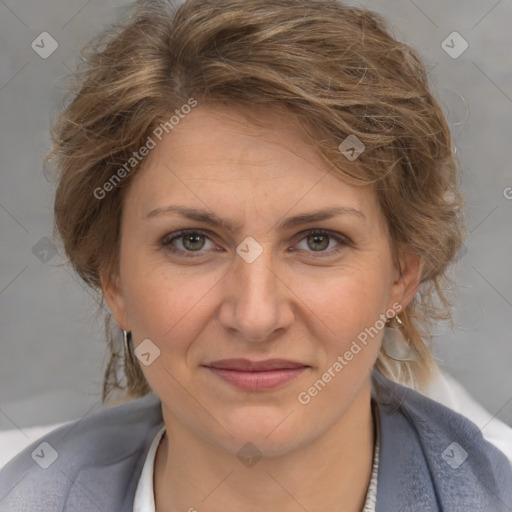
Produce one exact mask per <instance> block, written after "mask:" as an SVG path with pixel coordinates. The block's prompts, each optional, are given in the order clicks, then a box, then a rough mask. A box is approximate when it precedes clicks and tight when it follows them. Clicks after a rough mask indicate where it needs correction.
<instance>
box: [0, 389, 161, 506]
mask: <svg viewBox="0 0 512 512" xmlns="http://www.w3.org/2000/svg"><path fill="white" fill-rule="evenodd" d="M162 425H163V418H162V411H161V403H160V400H159V399H158V397H157V396H156V395H155V394H154V393H152V392H151V393H149V394H148V395H146V396H144V397H142V398H138V399H135V400H130V401H128V402H125V403H122V404H119V405H115V406H107V407H104V408H102V409H100V410H98V411H96V412H93V413H89V414H87V415H86V416H84V417H83V418H81V419H79V420H76V421H73V422H71V423H68V424H66V425H64V426H62V427H59V428H58V429H56V430H54V431H52V432H50V433H48V434H46V435H45V436H44V437H43V438H41V439H39V440H37V441H35V442H34V443H32V444H31V445H30V446H28V447H27V448H25V449H24V450H23V451H22V452H21V453H19V454H18V455H16V457H14V458H13V459H12V460H11V461H9V462H8V463H7V465H6V466H5V467H4V468H3V469H2V470H1V471H0V512H7V511H9V512H25V511H27V512H28V511H31V510H38V511H41V512H53V511H57V510H58V511H61V510H64V508H65V507H69V508H66V510H68V509H69V510H75V509H76V510H80V511H84V512H85V511H88V510H98V509H99V510H119V511H121V510H124V509H125V507H126V504H128V503H129V502H130V495H131V503H133V495H132V494H134V493H135V488H136V485H137V481H138V477H139V476H140V472H141V471H142V467H143V464H144V459H145V455H146V453H147V451H148V450H149V447H150V444H151V441H152V439H153V437H154V436H155V435H156V433H157V431H158V430H159V428H161V427H162ZM107 489H108V491H107ZM127 490H128V492H127ZM126 510H129V509H126Z"/></svg>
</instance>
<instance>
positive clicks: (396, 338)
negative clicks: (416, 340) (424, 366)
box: [382, 316, 416, 361]
mask: <svg viewBox="0 0 512 512" xmlns="http://www.w3.org/2000/svg"><path fill="white" fill-rule="evenodd" d="M395 318H396V320H397V322H398V325H399V326H402V325H403V322H402V321H401V320H400V318H398V316H396V317H395ZM388 321H389V319H388ZM382 350H383V351H384V353H385V354H386V355H387V356H388V357H389V358H391V359H394V360H395V361H414V360H415V359H416V354H415V353H414V350H413V348H412V347H411V344H410V342H409V341H408V340H406V339H405V337H404V335H403V334H402V332H401V331H400V329H397V328H396V327H387V326H386V327H384V336H383V338H382Z"/></svg>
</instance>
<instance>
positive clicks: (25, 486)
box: [0, 372, 512, 512]
mask: <svg viewBox="0 0 512 512" xmlns="http://www.w3.org/2000/svg"><path fill="white" fill-rule="evenodd" d="M372 385H373V397H374V400H376V402H377V404H378V408H379V414H380V427H379V428H380V436H381V437H380V440H381V445H380V457H379V459H380V460H379V475H378V489H377V512H436V511H442V512H510V511H512V468H511V467H510V465H509V462H508V460H507V459H506V457H505V455H503V454H502V453H501V452H500V451H499V450H498V449H497V448H495V447H494V446H493V445H491V444H490V443H489V442H487V441H485V440H484V439H483V437H482V434H481V432H480V431H479V430H478V428H477V427H476V425H475V424H474V423H472V422H471V421H469V420H468V419H466V418H465V417H463V416H461V415H460V414H457V413H456V412H454V411H452V410H451V409H448V408H446V407H444V406H443V405H441V404H439V403H437V402H434V401H433V400H431V399H429V398H427V397H425V396H423V395H421V394H420V393H417V392H415V391H413V390H411V389H408V388H405V387H403V386H400V385H398V384H396V383H394V382H392V381H390V380H389V379H386V378H385V377H383V376H382V375H381V374H380V373H378V372H374V374H373V380H372ZM162 426H163V418H162V411H161V404H160V401H159V399H158V397H157V396H156V395H155V394H154V393H152V392H151V393H150V394H148V395H146V396H144V397H142V398H138V399H136V400H131V401H129V402H126V403H123V404H120V405H116V406H110V407H105V408H103V409H101V410H99V411H97V412H95V413H93V414H90V415H88V416H85V417H84V418H82V419H81V420H76V421H74V422H72V423H69V424H67V425H64V426H62V427H59V428H57V429H56V430H54V431H52V432H50V433H49V434H46V435H45V436H44V438H42V439H40V440H38V441H35V442H34V443H32V444H31V445H30V446H28V447H27V448H26V449H24V450H23V451H22V452H21V453H19V454H18V455H17V456H16V457H14V458H13V459H12V460H11V461H9V462H8V464H7V465H6V466H5V467H4V468H3V469H2V470H1V471H0V512H132V509H133V500H134V496H135V489H136V487H137V482H138V480H139V477H140V474H141V472H142V467H143V465H144V460H145V457H146V454H147V452H148V450H149V447H150V444H151V442H152V440H153V438H154V436H155V435H156V433H157V431H158V430H159V429H160V428H161V427H162ZM45 468H46V469H45Z"/></svg>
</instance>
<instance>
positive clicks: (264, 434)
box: [216, 407, 312, 458]
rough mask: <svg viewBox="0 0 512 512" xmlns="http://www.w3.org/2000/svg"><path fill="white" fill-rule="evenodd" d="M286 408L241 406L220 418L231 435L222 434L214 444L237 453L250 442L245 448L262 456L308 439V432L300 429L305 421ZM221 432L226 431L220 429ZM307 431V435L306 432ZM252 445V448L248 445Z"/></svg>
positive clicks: (275, 454)
mask: <svg viewBox="0 0 512 512" xmlns="http://www.w3.org/2000/svg"><path fill="white" fill-rule="evenodd" d="M289 412H290V411H286V412H283V411H282V410H270V411H269V410H268V409H263V408H254V410H253V411H250V410H248V408H245V407H244V408H241V409H239V410H238V411H236V413H235V414H233V415H232V416H231V417H228V418H225V420H224V421H223V422H222V423H223V424H224V425H226V429H227V430H228V432H229V433H230V434H231V435H232V436H233V437H229V436H227V435H222V437H223V439H222V441H220V442H219V440H218V439H217V441H216V442H217V444H221V445H222V448H223V449H225V450H226V451H228V452H230V453H232V454H233V455H238V454H239V452H240V450H241V449H242V448H243V447H244V446H246V445H248V443H250V446H247V447H246V449H248V450H251V449H252V450H254V451H255V452H259V453H260V454H261V456H263V457H267V458H269V457H279V456H282V455H285V454H287V453H288V452H290V451H292V450H294V449H296V448H298V447H299V446H301V445H303V444H306V443H307V442H308V439H307V438H308V437H312V433H311V432H307V431H305V430H304V428H305V426H306V425H307V422H306V421H299V419H298V418H297V417H296V415H294V414H290V415H289V416H288V417H287V415H288V414H289ZM223 434H226V433H225V432H223ZM308 434H309V436H308ZM252 446H254V447H255V448H252Z"/></svg>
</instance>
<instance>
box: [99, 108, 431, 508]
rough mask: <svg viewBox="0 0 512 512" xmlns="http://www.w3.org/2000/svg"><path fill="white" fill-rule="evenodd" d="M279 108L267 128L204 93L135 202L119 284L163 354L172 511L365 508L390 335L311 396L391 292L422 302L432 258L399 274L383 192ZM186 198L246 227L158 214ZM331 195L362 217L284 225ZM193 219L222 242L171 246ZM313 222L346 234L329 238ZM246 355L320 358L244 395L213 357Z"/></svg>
mask: <svg viewBox="0 0 512 512" xmlns="http://www.w3.org/2000/svg"><path fill="white" fill-rule="evenodd" d="M269 116H270V117H269ZM266 119H270V120H272V121H273V124H272V128H270V129H265V130H263V129H259V128H256V127H254V126H253V125H251V124H250V123H249V122H247V121H246V120H245V119H244V118H243V117H241V116H240V115H239V114H237V113H236V112H232V111H227V110H218V109H213V108H207V107H204V106H201V105H200V106H199V107H197V108H196V109H194V111H193V112H191V113H190V114H189V115H187V116H186V118H185V119H183V120H182V121H181V122H180V124H179V125H178V126H177V127H175V129H174V130H173V131H172V132H170V133H169V134H168V135H167V136H166V137H164V139H163V140H162V141H161V142H160V143H159V144H158V145H157V147H156V148H155V149H153V150H152V151H151V153H150V155H149V156H148V157H147V158H146V160H145V162H144V167H143V169H142V170H141V171H140V172H139V173H138V174H137V175H136V176H135V177H134V180H133V182H132V183H131V184H130V187H129V188H128V190H127V194H126V196H125V202H124V205H123V214H122V224H121V246H120V260H119V268H118V272H117V273H116V274H115V275H113V276H104V279H103V291H104V294H105V298H106V300H107V302H108V304H109V307H110V310H111V311H112V314H113V315H114V317H115V319H116V321H117V322H118V323H119V325H120V326H121V327H122V328H123V329H125V330H131V331H132V336H133V340H134V346H135V347H137V346H138V345H139V344H140V343H141V342H142V341H143V340H145V339H150V340H151V341H152V343H154V345H156V346H157V347H158V348H159V350H160V355H159V356H158V357H157V358H156V359H155V360H154V361H153V362H152V363H151V364H150V365H148V366H142V369H143V371H144V375H145V376H146V378H147V380H148V382H149V384H150V386H151V388H152V389H153V391H154V392H155V393H156V394H157V395H158V396H159V398H160V399H161V401H162V412H163V416H164V421H165V425H166V429H167V432H166V435H165V436H164V438H163V440H162V442H161V443H160V445H159V449H158V452H157V457H156V461H155V475H154V484H155V502H156V507H157V508H156V510H157V511H159V512H162V511H178V510H180V511H186V510H194V509H196V510H198V511H201V510H206V509H207V510H208V511H210V512H217V511H221V510H222V511H223V512H224V511H225V510H233V509H235V508H236V509H237V510H244V511H250V512H252V511H254V512H256V511H271V510H272V511H274V510H280V511H282V512H288V511H290V512H292V511H299V510H303V508H301V507H304V508H305V509H307V510H308V511H309V512H315V511H320V510H344V511H346V512H351V511H354V512H355V511H360V510H361V508H362V506H363V503H364V499H365V495H366V491H367V487H368V483H369V479H370V473H371V464H372V457H373V448H374V431H373V420H372V415H371V407H370V399H371V383H370V371H371V369H372V367H373V365H374V363H375V360H376V358H377V354H378V351H379V348H380V344H381V338H382V332H379V335H377V336H375V337H374V338H373V339H371V340H370V341H369V343H368V344H367V346H366V347H364V348H363V349H362V350H361V351H360V352H359V353H358V354H357V355H355V356H354V358H353V359H352V360H351V361H350V362H349V363H348V364H347V365H346V366H345V367H344V368H343V370H342V371H341V372H339V373H336V376H335V377H334V378H332V379H331V381H330V382H329V383H328V384H327V385H326V386H325V387H324V388H323V389H322V390H321V391H320V392H319V393H318V394H317V395H316V396H315V397H314V398H312V399H311V401H310V403H309V404H307V405H303V404H301V403H299V401H298V399H297V397H298V394H299V393H300V392H303V391H307V390H308V388H310V387H311V386H312V385H313V384H314V383H315V381H317V380H318V379H320V378H321V377H322V374H324V372H326V371H327V369H328V368H329V367H331V366H332V365H333V363H334V362H335V361H336V360H337V358H338V356H340V355H343V354H344V353H345V352H346V351H347V350H348V349H349V347H350V345H351V343H352V341H353V340H354V339H356V337H357V335H358V334H359V333H361V332H362V331H364V329H365V328H367V327H370V326H374V325H375V323H376V321H377V320H378V319H379V318H380V315H382V314H384V313H385V312H386V311H387V310H389V309H391V308H392V305H393V304H396V303H399V304H400V305H401V306H402V307H405V306H406V305H407V304H408V303H409V302H410V300H411V299H412V298H413V296H414V294H415V293H416V291H417V289H418V285H419V280H420V276H421V268H422V265H421V260H420V259H419V257H418V256H417V255H415V254H413V253H412V252H410V251H407V252H404V253H403V255H402V256H401V275H400V272H399V270H398V269H397V268H396V267H395V266H394V264H393V259H392V255H391V247H390V242H389V239H388V231H387V226H386V222H385V219H384V217H383V214H382V212H381V210H380V207H379V204H378V201H377V196H376V194H375V192H374V190H373V189H371V188H369V187H364V188H363V187H355V186H352V185H348V184H347V183H345V182H343V181H341V179H340V178H339V177H337V176H335V175H334V174H333V172H331V173H328V172H327V170H326V169H325V168H324V167H323V166H322V164H321V162H320V160H319V159H318V157H317V156H316V155H315V153H314V151H313V149H312V148H311V147H310V146H307V145H306V144H305V143H304V141H303V139H302V137H301V134H300V132H299V131H298V130H297V128H296V123H293V121H292V120H289V119H288V120H286V119H283V118H277V117H275V118H273V117H272V116H271V114H268V113H267V114H266ZM170 205H175V206H176V205H179V206H189V207H195V208H198V209H204V210H207V211H209V212H214V213H216V214H217V215H218V216H219V217H222V218H226V219H229V220H230V221H231V222H232V223H234V224H239V225H240V227H239V230H238V231H236V232H234V233H231V232H229V231H228V230H227V229H226V228H224V227H213V226H210V225H208V224H205V223H204V222H201V221H197V220H190V219H185V218H183V217H181V216H180V215H178V214H176V213H167V214H166V213H161V214H157V215H153V216H151V217H150V218H147V215H148V213H149V212H151V211H153V210H155V209H156V208H165V207H167V206H170ZM328 206H344V207H347V208H354V209H357V210H359V211H360V212H362V213H363V214H364V218H363V217H361V216H358V215H355V214H343V215H339V216H336V217H334V218H331V219H328V220H322V221H316V222H312V223H309V224H304V225H300V226H295V227H292V228H289V229H284V230H283V229H281V228H279V227H278V223H279V221H281V220H282V219H284V218H287V217H289V216H294V215H297V214H299V213H305V212H310V211H314V210H318V209H321V208H325V207H328ZM183 229H196V230H197V229H200V230H203V231H206V236H201V235H199V239H196V241H195V242H194V241H193V242H192V243H190V237H178V238H174V240H173V242H172V244H169V245H168V246H165V245H164V244H163V242H164V241H167V242H169V240H170V239H171V238H173V237H174V236H176V234H177V232H179V231H180V230H183ZM313 229H325V230H329V231H332V232H333V234H334V235H336V234H338V235H340V236H341V237H342V238H344V240H345V241H337V240H336V239H335V238H334V237H332V236H331V237H327V239H325V238H319V239H315V237H314V236H310V233H309V231H311V230H313ZM169 234H173V235H172V236H168V235H169ZM249 236H250V237H252V238H254V239H255V240H256V241H257V243H258V244H259V246H260V247H261V248H262V249H263V252H262V253H261V255H260V256H259V257H258V258H257V259H256V260H254V261H253V262H252V263H248V262H247V261H245V260H244V259H243V258H242V257H240V256H239V254H237V252H236V249H237V247H238V246H239V245H240V244H241V243H242V242H243V241H244V240H245V239H246V238H247V237H249ZM187 240H188V241H189V243H188V244H187ZM171 247H174V248H176V249H181V250H182V251H188V252H186V253H185V254H184V255H177V254H173V253H172V252H171V250H170V248H171ZM336 249H340V251H339V252H335V251H336ZM238 357H243V358H247V359H252V360H258V361H261V360H263V359H268V358H285V359H291V360H294V361H298V362H301V363H303V364H306V365H309V368H308V369H307V370H306V371H304V372H303V373H302V374H300V375H299V376H298V377H296V378H295V379H294V380H292V381H291V382H288V383H287V384H285V385H284V386H282V387H280V388H278V389H274V390H269V391H242V390H239V389H237V388H235V387H233V386H232V385H231V384H229V383H226V382H224V381H223V380H221V379H220V378H219V377H218V376H217V375H215V374H213V373H212V372H211V371H210V370H208V369H207V368H204V367H202V366H201V365H204V364H206V363H209V362H212V361H215V360H219V359H224V358H238ZM248 442H250V443H252V444H253V445H255V446H256V447H257V449H258V451H259V454H260V455H261V457H262V458H261V459H260V460H259V461H258V462H257V463H256V464H255V465H253V466H252V467H247V466H246V465H244V464H242V462H241V461H240V460H239V458H238V457H237V453H238V452H239V450H240V449H241V448H242V447H243V446H244V445H245V444H246V443H248Z"/></svg>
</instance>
